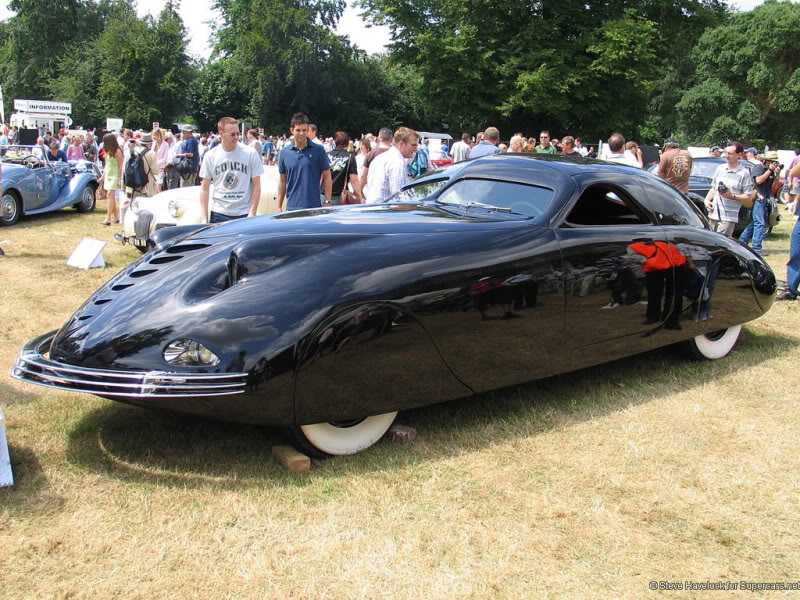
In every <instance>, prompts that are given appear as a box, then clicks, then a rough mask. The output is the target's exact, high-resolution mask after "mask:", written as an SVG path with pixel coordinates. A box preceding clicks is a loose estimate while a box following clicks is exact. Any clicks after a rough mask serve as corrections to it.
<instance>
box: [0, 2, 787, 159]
mask: <svg viewBox="0 0 800 600" xmlns="http://www.w3.org/2000/svg"><path fill="white" fill-rule="evenodd" d="M214 5H215V7H216V8H217V9H218V10H219V12H220V14H221V19H219V21H218V22H217V23H216V24H215V26H214V30H213V43H214V51H213V53H212V55H211V57H210V58H209V59H208V60H196V59H192V58H190V57H189V56H188V54H187V45H186V41H187V32H186V30H185V27H184V24H183V22H182V21H181V18H180V16H179V11H178V6H179V4H178V0H169V1H167V2H166V5H165V8H164V10H162V12H161V13H160V14H159V15H158V16H157V17H155V18H154V17H150V16H145V17H138V16H137V14H136V10H135V0H62V1H61V2H58V3H53V2H51V0H10V2H9V8H10V9H11V10H12V11H15V13H16V14H15V15H14V16H13V17H11V18H10V19H8V20H6V21H5V22H2V23H0V83H2V85H3V88H4V92H5V95H6V97H7V98H39V99H53V100H64V101H68V102H72V104H73V119H74V120H75V121H76V123H81V124H102V123H103V122H104V120H105V118H106V117H111V116H113V117H121V118H123V119H124V120H125V123H126V124H127V125H130V126H134V127H137V126H142V127H146V126H148V125H149V124H150V122H151V121H160V122H163V123H168V122H171V121H174V120H176V119H177V118H178V117H182V118H190V119H193V120H194V121H195V122H196V123H198V124H200V126H201V127H202V128H203V129H206V130H208V129H212V128H213V127H214V124H215V123H216V121H217V120H218V119H219V118H220V117H221V116H225V115H232V116H236V117H239V118H242V119H245V120H248V121H251V122H253V123H254V124H255V125H257V126H260V127H264V128H265V129H267V130H268V131H272V132H278V131H286V129H287V127H288V123H289V119H290V118H291V115H292V114H293V113H294V112H297V111H304V112H307V113H308V114H309V115H310V116H311V118H312V120H314V121H315V122H316V123H317V125H319V127H320V129H321V130H323V132H325V133H332V132H333V131H334V130H335V129H344V130H345V131H348V132H349V133H351V134H354V135H355V134H358V133H362V132H365V131H373V132H374V131H376V130H377V129H378V128H380V127H382V126H390V127H397V126H399V125H408V126H411V127H416V128H419V129H425V130H435V131H447V132H450V133H452V134H455V135H458V134H460V133H461V132H462V131H471V132H475V131H477V130H480V129H484V128H485V127H486V126H488V125H495V126H498V127H499V128H500V129H501V133H502V134H503V135H504V136H506V135H508V134H510V133H511V132H512V131H520V130H522V131H527V132H529V133H536V130H538V129H540V128H548V129H550V130H552V131H553V133H554V135H557V136H560V135H565V134H567V133H571V134H577V135H581V136H583V137H585V138H595V137H606V136H607V135H608V134H609V132H611V131H613V130H620V131H623V132H625V135H626V136H629V137H634V138H638V139H640V140H641V141H659V140H661V139H662V138H663V137H666V136H667V135H677V136H679V137H682V138H683V139H684V141H687V142H689V141H691V142H712V141H714V142H718V141H723V140H724V139H727V138H733V137H736V138H743V139H748V140H759V139H765V140H768V141H769V142H770V143H773V144H774V143H777V142H784V143H786V142H789V141H790V140H792V141H795V142H796V136H797V133H796V130H795V129H793V128H792V124H793V123H794V122H796V120H797V118H798V117H800V75H798V74H797V66H798V62H800V48H798V45H800V38H798V36H797V35H796V32H797V31H800V27H798V26H800V5H798V4H795V3H792V2H789V1H778V0H767V2H766V3H765V4H764V5H762V6H760V7H758V8H756V9H755V10H753V11H750V12H746V13H730V12H729V10H728V8H727V6H726V4H725V3H724V1H723V0H642V1H641V2H636V3H632V2H630V1H629V0H527V1H523V2H519V0H493V1H492V2H487V1H486V0H415V1H414V2H411V1H410V0H358V5H359V6H360V7H361V11H362V16H363V18H365V19H366V20H368V21H369V22H371V23H375V24H385V25H388V26H389V27H390V29H391V31H392V34H391V40H390V43H389V45H388V52H387V53H386V54H385V55H381V56H367V55H366V54H365V53H364V52H363V51H361V50H359V49H357V48H356V47H354V46H353V45H352V44H351V42H350V40H349V39H348V37H347V36H342V35H337V34H336V33H335V31H334V29H335V26H336V23H337V22H338V20H339V19H340V17H341V15H342V13H343V10H344V8H345V0H215V4H214ZM43 32H46V35H45V36H44V39H46V42H45V43H39V42H38V41H36V40H40V39H42V36H43Z"/></svg>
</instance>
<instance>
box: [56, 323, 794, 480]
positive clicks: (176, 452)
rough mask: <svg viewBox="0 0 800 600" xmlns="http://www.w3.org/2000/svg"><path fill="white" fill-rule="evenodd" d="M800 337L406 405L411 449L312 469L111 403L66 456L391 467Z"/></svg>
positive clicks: (251, 476)
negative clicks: (714, 356)
mask: <svg viewBox="0 0 800 600" xmlns="http://www.w3.org/2000/svg"><path fill="white" fill-rule="evenodd" d="M794 347H796V340H794V339H792V338H790V337H784V336H781V335H774V334H767V335H755V334H753V333H750V332H749V331H748V330H743V333H742V339H741V340H740V343H739V345H738V346H737V348H736V349H734V351H733V352H732V353H731V355H730V356H729V357H727V358H725V359H723V360H719V361H695V360H690V359H687V358H682V357H681V356H680V355H679V354H678V353H677V352H676V350H675V348H661V349H657V350H653V351H650V352H647V353H645V354H640V355H638V356H634V357H630V358H626V359H620V360H617V361H614V362H610V363H606V364H603V365H599V366H596V367H590V368H586V369H582V370H580V371H574V372H571V373H565V374H562V375H558V376H555V377H550V378H547V379H543V380H539V381H534V382H531V383H527V384H523V385H519V386H514V387H511V388H506V389H502V390H497V391H493V392H489V393H486V394H480V395H476V396H474V397H472V398H466V399H462V400H455V401H451V402H446V403H441V404H435V405H431V406H427V407H424V408H419V409H415V410H410V411H405V412H403V413H401V414H400V415H399V417H398V422H400V423H402V424H404V425H409V426H412V427H415V428H417V430H418V431H419V437H418V440H417V443H415V444H414V445H412V446H409V447H407V448H403V447H401V446H395V445H392V444H389V443H386V442H384V443H380V444H377V445H376V446H375V447H373V448H372V449H370V450H368V451H365V452H362V453H360V454H358V455H355V456H350V457H342V458H335V459H332V460H327V461H314V467H313V468H312V471H311V472H310V473H305V474H301V475H298V474H290V473H287V472H285V471H284V470H283V469H282V468H281V467H279V466H278V465H277V463H275V461H274V460H273V459H272V457H271V454H270V449H271V446H273V445H275V444H282V443H287V441H288V434H287V433H286V432H284V431H283V430H280V429H270V428H264V427H255V426H248V425H240V424H229V423H219V422H215V421H208V420H203V419H200V418H195V417H190V416H184V415H177V414H171V413H159V412H157V411H152V410H145V409H139V408H133V407H128V406H125V405H122V404H115V403H109V404H107V405H104V406H102V407H101V408H99V409H97V410H94V411H92V412H90V413H88V414H87V415H86V416H85V417H84V418H83V419H81V421H79V422H78V424H77V425H76V426H75V427H74V428H73V430H72V431H71V432H70V434H69V435H70V439H69V445H68V450H67V458H68V460H70V461H71V462H73V463H74V464H77V465H80V466H82V467H84V468H86V469H89V470H93V471H102V472H104V473H106V474H108V475H111V476H114V477H118V478H120V479H124V480H130V481H132V482H133V481H147V482H154V481H157V482H158V483H159V484H166V485H177V486H181V487H194V486H209V485H210V486H215V487H222V488H229V487H241V486H258V487H264V486H299V487H304V486H307V485H309V484H310V483H312V482H314V481H315V480H318V479H320V478H328V477H331V476H333V477H347V476H351V475H353V474H358V473H371V472H377V471H386V470H393V469H398V468H403V467H406V466H410V465H419V464H421V463H425V462H430V461H436V460H441V459H446V458H449V457H453V456H458V455H460V454H463V453H466V452H473V451H475V450H478V449H481V448H484V447H487V446H489V445H492V444H496V443H502V442H503V441H505V440H510V439H515V438H528V437H531V436H535V435H538V434H540V433H542V432H547V431H552V430H554V429H562V428H564V427H570V426H572V425H574V424H576V423H580V422H583V421H587V420H593V419H597V418H600V417H602V416H604V415H606V414H609V413H613V412H615V411H619V410H624V409H626V408H628V407H630V406H632V405H638V404H642V403H645V402H648V401H650V400H652V399H657V398H659V397H662V396H665V395H669V394H674V393H679V392H683V391H686V390H690V389H693V388H695V387H698V386H703V385H705V384H707V383H709V382H712V381H716V380H718V379H720V378H722V377H725V376H727V375H729V374H731V373H735V372H738V371H742V370H744V369H746V368H748V367H751V366H754V365H756V364H758V363H761V362H764V361H767V360H769V359H771V358H773V357H777V356H779V355H781V354H784V353H785V352H786V351H787V350H790V349H792V348H794Z"/></svg>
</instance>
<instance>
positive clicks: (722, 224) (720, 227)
mask: <svg viewBox="0 0 800 600" xmlns="http://www.w3.org/2000/svg"><path fill="white" fill-rule="evenodd" d="M708 223H709V225H711V231H716V232H717V233H721V234H722V235H724V236H727V237H733V230H734V229H735V228H736V223H734V222H733V221H717V220H716V219H709V220H708Z"/></svg>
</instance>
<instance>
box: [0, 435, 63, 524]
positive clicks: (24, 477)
mask: <svg viewBox="0 0 800 600" xmlns="http://www.w3.org/2000/svg"><path fill="white" fill-rule="evenodd" d="M8 453H9V456H10V457H11V472H12V474H13V476H14V485H13V486H11V487H7V488H0V507H2V508H3V509H4V510H6V511H8V512H9V513H10V514H12V515H15V516H25V517H34V516H44V515H48V514H52V513H54V512H57V511H59V510H61V509H62V508H63V506H64V504H65V500H64V498H63V497H61V496H57V495H54V494H52V493H50V491H49V488H50V486H49V485H48V481H47V477H46V476H45V475H44V472H43V471H42V466H41V463H40V462H39V459H38V458H37V456H36V453H35V452H34V451H33V450H30V449H29V448H26V447H25V446H20V445H18V444H14V443H9V444H8Z"/></svg>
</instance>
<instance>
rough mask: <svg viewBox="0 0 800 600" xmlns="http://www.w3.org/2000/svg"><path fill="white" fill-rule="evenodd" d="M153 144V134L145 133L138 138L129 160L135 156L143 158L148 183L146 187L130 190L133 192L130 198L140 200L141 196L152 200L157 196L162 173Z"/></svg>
mask: <svg viewBox="0 0 800 600" xmlns="http://www.w3.org/2000/svg"><path fill="white" fill-rule="evenodd" d="M152 144H153V134H151V133H143V134H142V135H140V136H139V137H138V138H136V145H135V146H134V149H133V151H132V155H131V158H130V159H128V160H133V158H134V157H135V156H141V157H142V160H143V161H144V170H145V172H146V173H147V183H146V184H145V185H144V187H142V188H139V189H138V190H137V189H133V188H128V189H129V190H130V191H131V194H129V197H130V198H138V197H139V196H146V197H148V198H150V197H151V196H155V195H156V193H157V191H158V188H157V186H156V183H157V182H158V176H159V174H160V173H161V171H160V170H159V168H158V158H157V156H156V153H155V152H153V150H152V149H151V148H150V146H152Z"/></svg>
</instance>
